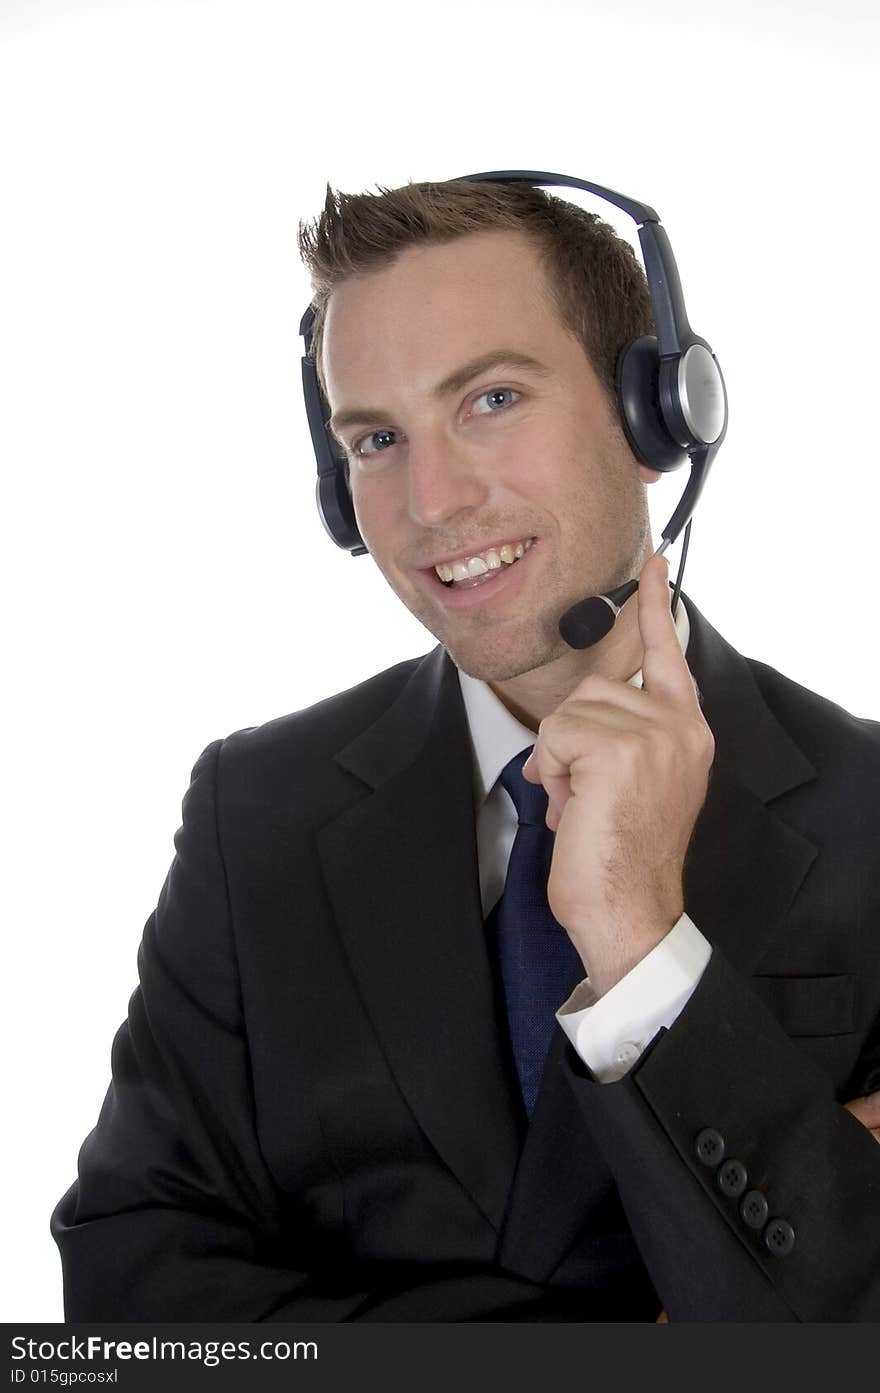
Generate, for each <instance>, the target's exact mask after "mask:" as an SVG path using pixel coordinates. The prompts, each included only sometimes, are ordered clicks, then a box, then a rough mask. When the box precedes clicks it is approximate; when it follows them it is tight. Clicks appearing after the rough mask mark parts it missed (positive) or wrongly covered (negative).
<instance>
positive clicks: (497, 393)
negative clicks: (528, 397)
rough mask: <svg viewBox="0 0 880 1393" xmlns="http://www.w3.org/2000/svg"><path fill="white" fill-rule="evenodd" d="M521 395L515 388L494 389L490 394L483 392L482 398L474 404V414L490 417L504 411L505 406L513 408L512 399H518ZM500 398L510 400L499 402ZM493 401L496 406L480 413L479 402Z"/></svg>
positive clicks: (479, 397)
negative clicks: (494, 413) (496, 412)
mask: <svg viewBox="0 0 880 1393" xmlns="http://www.w3.org/2000/svg"><path fill="white" fill-rule="evenodd" d="M521 395H522V394H521V393H520V392H517V391H516V390H515V389H514V388H513V387H492V388H490V390H489V391H488V392H482V393H481V394H480V396H478V397H477V400H476V402H475V403H474V412H475V414H476V415H477V416H489V415H491V414H492V413H493V412H495V411H501V410H503V409H504V407H505V406H512V405H513V400H512V398H517V399H518V398H519V397H520V396H521ZM499 398H502V399H503V398H508V400H499ZM493 400H494V403H495V404H494V405H493V406H490V407H489V409H488V411H480V410H479V409H478V403H479V402H481V401H493Z"/></svg>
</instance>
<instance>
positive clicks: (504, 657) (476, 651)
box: [440, 631, 571, 683]
mask: <svg viewBox="0 0 880 1393" xmlns="http://www.w3.org/2000/svg"><path fill="white" fill-rule="evenodd" d="M440 642H441V643H442V644H443V646H444V648H445V649H446V651H447V653H448V654H449V656H450V658H451V659H452V661H453V662H454V663H455V666H456V667H457V668H460V669H461V671H462V672H466V673H467V675H468V677H474V678H476V679H477V680H478V681H480V682H489V683H493V682H510V681H511V680H512V679H513V678H514V677H522V676H523V674H524V673H526V672H534V671H535V670H536V668H542V667H546V666H547V664H548V663H553V662H556V661H557V659H559V658H561V657H563V656H564V655H565V654H566V653H569V652H571V650H570V648H569V647H568V644H567V643H566V642H565V640H564V639H563V638H562V637H561V635H560V634H559V633H553V634H550V635H547V634H541V633H538V632H535V631H533V632H532V633H531V634H530V635H529V636H528V638H527V639H525V640H520V642H518V643H515V642H507V643H503V642H502V641H501V639H500V636H499V639H498V641H497V642H492V641H489V642H487V641H486V636H485V635H484V636H482V637H481V638H477V637H474V638H471V639H470V640H464V641H459V642H456V641H455V639H451V640H449V639H446V638H441V639H440Z"/></svg>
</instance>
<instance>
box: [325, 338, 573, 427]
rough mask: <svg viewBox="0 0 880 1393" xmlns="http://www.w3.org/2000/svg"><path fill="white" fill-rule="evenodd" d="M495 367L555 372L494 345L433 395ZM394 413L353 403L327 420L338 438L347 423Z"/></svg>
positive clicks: (450, 390) (453, 374)
mask: <svg viewBox="0 0 880 1393" xmlns="http://www.w3.org/2000/svg"><path fill="white" fill-rule="evenodd" d="M495 368H522V369H525V371H527V372H531V373H534V375H535V376H536V377H550V376H551V370H550V368H548V367H547V366H546V365H545V364H544V363H540V362H539V361H538V359H537V358H532V357H531V355H530V354H528V353H519V352H517V351H516V349H511V348H494V349H491V350H490V352H488V353H482V354H481V355H480V357H479V358H472V359H471V360H470V362H468V363H463V364H462V366H461V367H460V368H456V369H455V371H454V372H451V373H450V374H449V376H448V377H444V378H443V381H442V382H438V383H437V385H436V387H434V389H433V391H432V392H431V395H432V397H434V398H436V399H437V400H440V399H441V398H443V397H448V396H452V394H453V393H455V392H460V391H461V389H462V388H463V387H466V386H467V384H468V383H469V382H471V381H472V380H473V379H474V378H475V377H479V376H480V374H481V373H484V372H490V371H492V370H493V369H495ZM392 414H393V413H392V412H390V411H387V410H385V409H384V408H383V407H370V406H352V407H348V408H347V409H346V410H345V411H335V412H334V413H333V415H332V416H331V417H330V420H329V421H328V423H327V424H328V425H329V427H330V429H331V431H332V432H333V434H334V435H335V436H336V439H337V440H339V438H340V437H339V432H340V431H342V430H345V428H346V427H347V426H357V425H361V424H363V423H365V422H367V421H381V420H382V419H383V418H385V417H389V416H391V415H392ZM341 443H342V442H341V441H340V444H341Z"/></svg>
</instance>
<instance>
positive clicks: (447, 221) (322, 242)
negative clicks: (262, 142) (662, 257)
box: [298, 179, 654, 400]
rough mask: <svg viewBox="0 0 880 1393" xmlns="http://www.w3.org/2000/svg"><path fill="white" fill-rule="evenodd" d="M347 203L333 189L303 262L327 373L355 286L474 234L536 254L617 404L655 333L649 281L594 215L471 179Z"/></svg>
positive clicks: (520, 189)
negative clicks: (329, 327) (351, 284)
mask: <svg viewBox="0 0 880 1393" xmlns="http://www.w3.org/2000/svg"><path fill="white" fill-rule="evenodd" d="M377 187H378V188H379V193H378V194H369V193H360V194H347V193H340V192H336V191H334V190H333V189H331V187H330V185H329V184H328V185H327V195H326V198H325V201H324V209H323V212H322V213H321V214H320V215H319V216H318V217H317V218H315V219H314V221H313V222H311V223H305V222H300V224H299V234H298V243H299V252H300V256H301V257H302V259H303V261H304V262H305V264H306V267H307V268H308V271H309V274H310V276H311V279H312V290H313V296H314V298H313V303H314V305H315V322H314V327H313V331H312V354H313V356H314V359H315V363H316V365H317V370H318V380H319V382H320V384H321V389H322V391H323V392H324V394H325V396H326V382H325V379H324V375H323V369H322V366H321V347H322V342H323V327H324V314H325V310H326V305H327V301H328V299H329V297H330V295H331V294H332V292H333V290H334V289H335V287H336V286H337V285H339V283H340V282H341V281H343V280H345V279H346V278H347V277H348V276H353V275H357V274H358V273H360V272H368V271H378V270H383V269H384V268H385V267H387V266H389V265H390V264H391V263H392V262H393V261H394V259H395V257H396V256H398V255H399V254H400V253H401V252H403V251H406V250H407V248H409V247H412V246H416V245H424V244H430V243H434V244H437V243H441V242H451V241H453V240H454V239H455V238H456V237H463V236H466V235H467V234H468V233H469V232H484V231H488V230H491V229H495V230H499V231H501V230H506V231H517V232H523V233H525V234H526V235H527V236H528V237H530V238H531V239H532V242H533V244H534V245H535V247H536V248H537V250H538V252H539V254H540V257H541V263H542V265H543V268H544V271H545V274H546V276H547V280H548V283H549V285H550V289H551V292H552V295H553V299H554V302H555V304H556V308H557V310H558V312H559V316H560V319H561V320H562V322H563V324H564V325H565V326H566V328H568V329H570V330H571V332H572V333H573V334H575V336H576V337H577V338H578V339H579V340H580V342H581V344H582V345H583V348H584V352H585V353H586V355H587V358H588V359H589V361H590V363H591V364H592V366H593V369H594V371H595V372H596V374H597V376H598V378H599V381H600V382H601V383H602V386H603V387H604V388H605V390H606V392H607V393H608V394H609V397H610V398H611V399H612V400H615V385H614V375H615V367H616V363H617V358H618V355H619V353H620V350H621V349H622V348H623V347H624V346H625V345H626V344H627V343H629V342H630V340H631V339H635V338H639V337H640V336H641V335H642V334H652V333H654V317H653V312H652V309H651V300H650V296H649V294H648V287H647V282H646V280H645V273H644V271H643V270H642V267H641V265H640V263H639V261H638V259H637V257H636V256H635V254H634V252H633V250H632V248H631V247H630V245H629V243H628V242H625V241H623V239H622V238H620V237H618V236H617V234H616V233H615V232H614V230H613V229H612V228H611V227H610V226H609V225H608V223H606V222H603V220H602V219H601V218H600V217H598V216H597V214H595V213H588V212H586V211H585V210H584V209H582V208H579V207H577V206H576V205H575V204H573V203H569V202H567V201H566V200H564V199H562V198H558V197H554V196H553V195H551V194H548V193H546V192H545V191H544V190H543V189H536V188H533V187H532V186H531V185H528V184H495V183H487V182H474V181H469V180H466V179H450V180H447V181H446V182H445V183H421V184H414V183H409V184H404V185H403V186H402V187H401V188H399V189H386V188H382V186H381V185H378V186H377Z"/></svg>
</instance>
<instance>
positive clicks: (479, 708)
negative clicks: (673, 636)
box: [458, 596, 690, 808]
mask: <svg viewBox="0 0 880 1393" xmlns="http://www.w3.org/2000/svg"><path fill="white" fill-rule="evenodd" d="M675 631H676V633H677V634H678V641H679V643H680V644H681V651H682V653H686V652H687V646H688V639H689V638H690V622H689V620H688V615H687V610H686V609H685V606H684V601H683V600H682V598H681V596H679V600H678V609H677V612H676V616H675ZM458 680H459V682H460V684H461V694H462V697H463V698H464V708H465V711H466V713H467V719H468V728H469V731H470V737H471V748H472V750H473V753H474V792H475V797H476V804H477V807H478V808H479V807H481V806H482V804H483V803H484V802H485V800H486V798H487V797H488V796H489V794H490V793H491V791H492V789H493V788H494V787H495V785H496V783H497V782H498V776H499V775H500V773H501V771H502V769H503V768H504V766H505V765H506V764H507V763H508V762H509V761H510V760H511V759H513V757H514V755H516V754H519V752H520V750H523V749H525V748H526V746H527V745H534V743H535V731H533V730H530V729H529V727H528V726H525V725H523V724H522V722H521V721H518V720H517V719H516V717H515V716H513V715H511V713H510V712H509V711H508V709H507V707H506V706H505V705H504V702H503V701H501V699H500V698H499V697H497V696H496V695H495V693H494V692H493V691H492V688H491V687H490V686H489V684H488V683H487V682H481V681H480V680H479V679H478V678H476V677H470V676H469V675H468V674H467V673H466V672H462V671H461V668H459V670H458ZM629 681H630V683H631V684H632V686H634V687H641V685H642V673H641V669H639V671H638V672H637V673H635V674H634V675H633V676H632V677H631V678H630V679H629Z"/></svg>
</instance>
